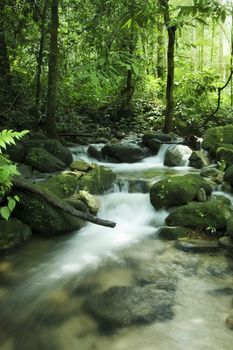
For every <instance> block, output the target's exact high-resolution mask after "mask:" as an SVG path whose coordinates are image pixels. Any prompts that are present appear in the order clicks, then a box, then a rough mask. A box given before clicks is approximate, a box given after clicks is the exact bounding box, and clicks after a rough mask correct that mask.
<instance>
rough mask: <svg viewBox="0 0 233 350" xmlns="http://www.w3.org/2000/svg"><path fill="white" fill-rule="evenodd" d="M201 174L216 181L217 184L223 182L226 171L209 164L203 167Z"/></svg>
mask: <svg viewBox="0 0 233 350" xmlns="http://www.w3.org/2000/svg"><path fill="white" fill-rule="evenodd" d="M200 175H201V176H203V177H206V178H208V179H210V180H211V181H213V182H216V183H217V184H222V182H223V177H224V172H223V171H222V170H219V169H217V168H215V167H213V166H207V167H204V168H202V170H201V172H200Z"/></svg>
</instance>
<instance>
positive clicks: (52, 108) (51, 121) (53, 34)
mask: <svg viewBox="0 0 233 350" xmlns="http://www.w3.org/2000/svg"><path fill="white" fill-rule="evenodd" d="M58 1H59V0H51V24H50V52H49V72H48V93H47V133H48V135H49V136H51V137H55V138H56V137H57V136H58V133H57V127H56V87H57V56H58V42H57V37H58V26H59V16H58Z"/></svg>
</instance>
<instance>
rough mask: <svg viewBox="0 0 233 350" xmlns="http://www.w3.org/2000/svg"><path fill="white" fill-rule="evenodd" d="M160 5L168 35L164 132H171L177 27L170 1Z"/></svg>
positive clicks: (160, 2)
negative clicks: (174, 22) (171, 14)
mask: <svg viewBox="0 0 233 350" xmlns="http://www.w3.org/2000/svg"><path fill="white" fill-rule="evenodd" d="M159 5H160V7H161V9H162V12H163V18H164V23H165V25H166V28H167V33H168V47H167V87H166V113H165V122H164V127H163V131H164V132H170V131H171V129H172V122H173V111H174V96H173V90H174V70H175V63H174V54H175V40H176V37H175V35H176V29H177V27H176V26H175V25H173V24H172V23H171V18H170V8H169V0H159Z"/></svg>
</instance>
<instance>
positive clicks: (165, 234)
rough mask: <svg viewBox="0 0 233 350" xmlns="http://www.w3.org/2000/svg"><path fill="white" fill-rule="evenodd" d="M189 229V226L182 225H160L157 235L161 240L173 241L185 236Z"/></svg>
mask: <svg viewBox="0 0 233 350" xmlns="http://www.w3.org/2000/svg"><path fill="white" fill-rule="evenodd" d="M189 231H190V229H189V228H187V227H182V226H162V227H161V228H160V229H159V231H158V237H159V238H160V239H163V240H168V241H174V240H176V239H178V238H180V237H183V236H185V235H186V234H188V232H189Z"/></svg>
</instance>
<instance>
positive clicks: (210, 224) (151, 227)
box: [0, 128, 233, 350]
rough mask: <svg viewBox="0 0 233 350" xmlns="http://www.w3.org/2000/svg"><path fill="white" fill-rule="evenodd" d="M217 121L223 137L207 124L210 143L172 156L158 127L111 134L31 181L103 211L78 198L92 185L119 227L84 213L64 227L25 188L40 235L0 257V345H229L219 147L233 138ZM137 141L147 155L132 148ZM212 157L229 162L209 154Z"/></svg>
mask: <svg viewBox="0 0 233 350" xmlns="http://www.w3.org/2000/svg"><path fill="white" fill-rule="evenodd" d="M212 133H213V134H214V135H215V136H214V140H217V142H218V147H217V146H216V147H215V148H216V149H214V148H213V139H212V141H211V142H210V143H211V150H210V148H209V146H208V142H207V141H208V138H211V137H212V134H211V133H210V132H208V133H207V135H206V139H204V146H205V147H206V149H207V150H208V152H209V153H206V152H203V151H202V150H192V149H191V148H189V151H188V150H187V148H183V149H182V147H181V148H180V149H178V150H179V156H178V157H177V160H176V163H174V159H175V156H176V155H177V152H178V151H177V145H176V144H172V143H170V141H171V140H164V137H165V136H164V135H163V136H161V137H162V138H163V142H168V143H165V144H163V145H161V144H160V145H159V147H158V145H157V146H156V144H158V143H160V142H159V141H158V140H159V139H158V135H156V137H154V138H151V137H148V138H147V139H146V138H145V137H144V145H143V146H142V145H141V144H140V142H139V143H137V145H136V146H135V141H133V146H132V147H131V144H132V142H128V140H126V141H124V142H122V145H121V146H120V152H119V153H116V152H117V151H116V146H114V147H112V148H111V146H110V145H109V146H108V147H107V148H106V147H105V146H104V147H105V151H103V146H101V145H99V146H96V145H92V146H91V151H90V147H89V151H88V153H87V148H88V147H78V146H77V147H73V148H72V149H71V151H72V152H73V153H74V159H77V160H78V162H76V163H75V162H74V163H73V165H72V166H71V167H70V169H69V170H67V169H66V170H65V172H63V173H62V174H61V173H59V174H57V175H54V174H53V175H52V176H51V177H49V178H47V180H46V181H43V182H38V183H37V184H36V185H35V186H38V187H40V189H41V190H43V191H45V192H46V193H49V194H51V193H52V195H53V196H55V197H56V198H58V200H61V201H66V202H69V205H72V206H75V205H77V208H79V209H80V208H83V210H84V205H85V210H88V211H89V212H91V211H92V212H93V213H96V209H93V208H96V207H95V206H94V207H93V206H91V204H90V203H89V202H88V204H87V202H86V203H85V200H84V199H83V197H81V198H80V197H78V198H77V197H75V198H74V192H75V193H77V186H80V187H78V192H80V191H86V192H88V193H89V194H92V195H95V197H94V198H96V199H97V201H98V202H99V212H98V216H99V217H102V218H105V219H107V220H113V221H115V222H117V226H116V227H115V228H114V229H111V228H107V227H102V226H96V225H93V224H87V225H85V226H84V227H82V226H83V225H81V226H78V227H76V228H75V226H74V227H73V230H74V232H73V233H69V234H68V235H64V234H63V235H61V233H64V232H69V231H71V229H70V227H71V226H69V227H68V228H67V229H64V230H63V231H61V229H60V228H61V227H64V226H62V225H61V222H60V221H59V220H61V218H60V217H58V218H57V219H56V220H54V218H55V217H54V212H53V211H52V210H55V209H54V208H51V207H50V208H47V207H46V206H45V204H44V203H41V202H40V200H39V199H38V198H37V202H36V204H35V198H33V199H31V198H30V196H29V195H28V194H27V195H25V194H24V196H28V198H27V199H25V200H23V201H22V202H21V207H19V209H18V210H19V213H20V212H21V213H22V212H23V210H27V211H29V212H30V210H31V212H30V213H31V214H29V215H27V217H26V220H27V222H26V224H27V225H29V226H30V227H31V228H32V229H33V231H37V235H35V234H34V235H33V236H32V237H33V238H32V239H31V240H29V241H28V243H27V245H24V246H23V247H21V248H20V250H16V251H9V250H8V251H7V254H5V255H4V256H2V257H1V260H0V281H1V288H0V304H1V317H0V320H1V331H0V340H1V344H2V349H4V350H8V349H9V350H11V349H13V350H16V349H17V350H20V349H24V350H25V349H26V350H27V349H30V350H34V349H38V350H39V349H42V350H43V349H56V350H57V349H58V350H59V349H61V350H65V349H71V350H72V349H76V348H77V347H79V348H81V349H84V350H89V349H99V350H100V349H101V350H102V349H113V350H118V349H122V350H123V349H138V350H139V349H140V350H141V349H143V350H147V349H148V350H150V349H162V350H163V349H164V350H168V349H172V350H173V349H175V350H176V349H177V350H181V349H187V348H188V349H190V350H192V349H193V350H196V349H198V350H201V349H205V350H206V349H211V350H215V349H216V350H217V349H226V350H228V349H231V347H232V329H231V328H232V319H233V314H232V312H231V307H232V297H233V260H232V238H231V237H232V231H231V227H232V206H231V203H232V195H231V163H230V161H229V152H228V153H227V154H228V158H227V159H228V160H226V159H225V158H224V157H225V156H223V155H224V154H225V153H224V152H223V151H221V152H220V151H219V147H220V148H223V147H225V148H227V146H226V143H227V142H228V143H229V144H230V143H232V144H233V138H232V139H230V136H229V130H227V131H226V130H225V129H221V128H220V129H218V130H217V131H216V130H213V131H212ZM219 133H221V135H220V136H219ZM224 133H226V135H227V136H224V135H225V134H224ZM224 137H225V139H224ZM148 140H149V141H148ZM146 142H149V143H148V144H147V145H146V144H145V143H146ZM219 143H221V144H219ZM128 144H130V146H129V147H128V146H127V145H128ZM148 145H150V148H149V146H148ZM223 145H224V146H223ZM146 147H147V148H146ZM155 147H157V148H159V149H158V150H157V151H156V150H155ZM184 147H187V145H185V146H184ZM129 148H130V151H129V153H128V155H127V157H133V161H129V158H127V159H126V153H127V149H129ZM139 148H140V149H141V148H142V149H144V151H139V152H138V149H139ZM152 148H153V150H152ZM110 149H111V151H110ZM132 149H133V150H132ZM135 149H136V153H137V154H139V156H140V157H141V155H142V152H145V154H146V155H145V157H144V156H143V157H142V158H141V159H135V157H136V156H135ZM228 149H230V147H229V146H228ZM94 151H95V152H96V153H93V152H94ZM172 151H174V152H175V153H173V156H172V157H171V154H172ZM90 152H91V154H90ZM182 152H183V153H182ZM116 154H118V155H117V156H116ZM119 154H121V156H120V155H119ZM143 154H144V153H143ZM167 154H169V157H170V160H171V159H172V164H171V163H170V165H169V167H168V166H167V165H165V164H164V163H165V159H166V157H167V158H168V156H167ZM216 154H217V155H216ZM219 154H221V156H220V155H219ZM94 156H95V163H96V165H95V166H93V165H92V164H93V162H94V158H93V157H94ZM105 157H107V158H108V159H105ZM119 157H124V159H120V158H119ZM216 157H217V160H218V161H219V162H220V164H221V165H224V169H223V168H221V169H217V167H216V166H214V165H211V162H212V159H216ZM96 158H97V159H96ZM188 158H189V160H188ZM131 159H132V158H131ZM106 160H108V162H107V163H106ZM126 161H127V163H125V162H126ZM166 162H167V160H166ZM227 162H228V163H227ZM215 164H216V162H215ZM232 164H233V162H232ZM103 165H104V168H103ZM190 165H192V167H190ZM81 167H82V168H81ZM84 168H85V169H84ZM223 170H224V171H223ZM93 174H94V175H93ZM109 174H111V176H110V177H109ZM200 174H201V175H200ZM105 176H107V177H105ZM67 177H68V178H67ZM109 178H110V180H109V187H108V188H105V187H103V186H104V185H105V184H107V183H108V182H107V180H106V182H105V181H104V179H109ZM64 179H65V180H64ZM67 179H68V180H67ZM67 181H69V186H67ZM98 184H100V187H98ZM97 188H100V191H99V190H98V191H99V192H98V191H97ZM106 190H107V191H108V192H107V193H106ZM223 190H224V191H223ZM226 190H227V191H228V192H226ZM95 191H96V193H94V192H95ZM97 193H98V194H97ZM100 193H103V194H100ZM79 195H80V193H79ZM77 203H78V204H77ZM92 204H93V203H92ZM35 208H36V210H37V212H38V211H39V213H40V214H38V218H39V219H40V221H37V220H34V219H35V216H34V214H33V215H32V213H35ZM25 213H26V212H24V215H22V214H21V217H20V218H21V220H23V218H25ZM19 215H20V214H19ZM18 218H19V216H18ZM69 220H70V219H69ZM63 222H65V223H66V225H67V222H69V225H70V221H67V220H63ZM32 225H34V226H33V227H32ZM74 225H75V224H74ZM54 227H57V235H55V237H54V236H53V235H51V233H53V234H54V232H55V231H53V230H54ZM77 229H79V230H78V231H75V230H77ZM59 230H60V231H59ZM42 232H44V233H46V236H47V238H46V239H45V236H41V234H40V233H42ZM55 233H56V232H55Z"/></svg>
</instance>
